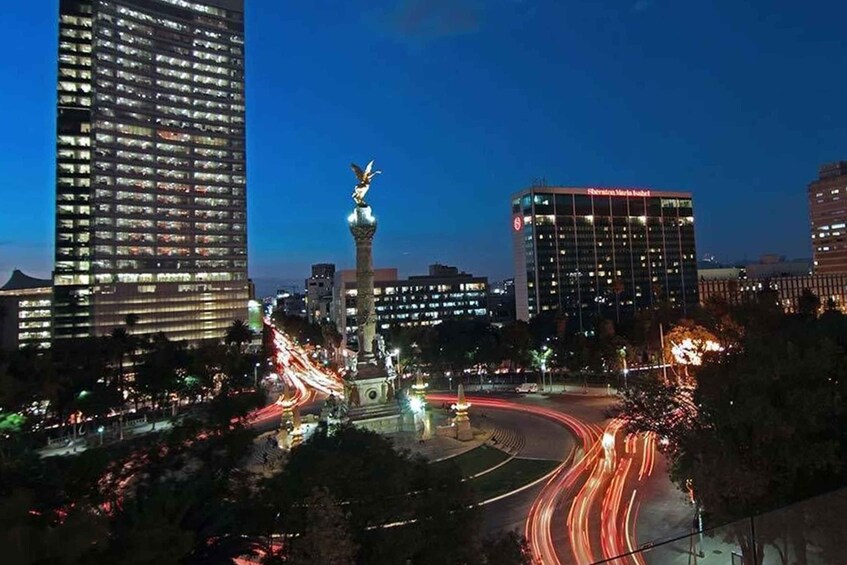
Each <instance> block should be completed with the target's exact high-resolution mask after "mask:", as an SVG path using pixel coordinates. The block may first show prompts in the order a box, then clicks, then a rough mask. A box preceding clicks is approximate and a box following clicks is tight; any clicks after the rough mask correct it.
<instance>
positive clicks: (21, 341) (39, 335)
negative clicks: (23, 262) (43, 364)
mask: <svg viewBox="0 0 847 565" xmlns="http://www.w3.org/2000/svg"><path fill="white" fill-rule="evenodd" d="M52 308H53V281H51V280H47V279H36V278H34V277H30V276H28V275H25V274H23V273H22V272H21V271H19V270H17V269H15V270H14V272H12V276H11V277H10V278H9V280H8V281H7V282H6V284H4V285H3V286H2V287H0V349H5V350H12V349H18V348H21V347H38V348H46V347H50V338H51V337H52V334H53V332H52V329H51V326H52V324H51V315H52Z"/></svg>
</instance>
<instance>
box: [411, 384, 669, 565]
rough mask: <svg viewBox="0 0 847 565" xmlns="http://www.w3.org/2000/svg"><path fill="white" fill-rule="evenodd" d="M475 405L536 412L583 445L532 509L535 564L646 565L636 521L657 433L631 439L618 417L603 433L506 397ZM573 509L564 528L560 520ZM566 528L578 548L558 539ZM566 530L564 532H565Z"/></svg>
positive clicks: (529, 533) (437, 397)
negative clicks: (601, 564)
mask: <svg viewBox="0 0 847 565" xmlns="http://www.w3.org/2000/svg"><path fill="white" fill-rule="evenodd" d="M427 398H428V399H430V400H432V401H435V402H452V401H454V400H455V396H453V395H445V394H430V395H428V396H427ZM468 402H470V403H471V404H472V405H473V406H476V407H481V408H500V409H503V410H513V411H517V412H523V413H527V414H533V415H536V416H540V417H542V418H546V419H548V420H552V421H554V422H556V423H558V424H561V425H562V426H564V427H565V428H567V429H568V430H569V431H570V432H571V433H572V434H573V435H574V436H575V437H576V439H577V441H578V444H579V446H580V448H579V449H578V450H577V452H576V455H575V456H574V457H573V460H572V461H565V462H563V463H562V464H561V465H559V466H558V467H556V468H555V469H554V470H553V471H552V472H551V473H550V475H549V478H548V480H547V482H546V483H545V484H544V486H543V487H542V489H541V491H540V492H539V494H538V496H537V497H536V498H535V501H534V502H533V504H532V507H531V508H530V510H529V513H528V515H527V520H526V527H525V535H526V537H527V539H528V540H529V542H530V546H531V548H532V553H533V559H534V560H535V562H536V563H542V564H544V565H560V564H561V563H563V562H565V563H577V564H584V563H594V562H597V561H603V560H610V561H608V562H609V563H613V564H615V565H623V564H625V563H626V564H630V563H631V564H635V565H644V560H643V558H642V557H641V556H640V555H637V554H632V555H628V556H626V557H620V558H617V559H614V558H615V557H616V556H618V555H623V554H625V553H630V552H632V551H633V550H634V549H635V548H636V547H637V538H636V530H635V523H636V520H637V517H638V509H639V506H640V503H639V500H638V490H637V488H636V486H637V485H638V483H640V482H641V481H643V480H646V479H647V478H648V477H650V475H651V474H652V472H653V468H654V464H655V450H656V437H655V434H647V435H644V436H634V435H631V434H630V435H624V431H623V421H621V420H618V419H615V420H612V421H610V422H608V424H607V425H606V426H605V428H603V427H602V426H600V425H597V424H591V423H586V422H583V421H582V420H580V419H579V418H576V417H574V416H571V415H569V414H565V413H563V412H559V411H557V410H554V409H551V408H546V407H543V406H537V405H532V404H523V403H519V402H513V401H509V400H505V399H492V398H468ZM563 509H566V510H567V514H566V516H567V518H566V520H564V523H563V524H562V523H560V522H561V520H560V522H556V521H555V518H556V517H559V516H560V514H559V512H560V511H562V510H563ZM562 527H564V533H565V534H566V536H565V537H566V539H567V540H568V542H569V545H570V551H569V552H567V551H563V548H561V547H557V546H556V543H555V542H554V534H555V533H556V531H557V528H562ZM560 531H561V530H560Z"/></svg>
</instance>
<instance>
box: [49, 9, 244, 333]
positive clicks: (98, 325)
mask: <svg viewBox="0 0 847 565" xmlns="http://www.w3.org/2000/svg"><path fill="white" fill-rule="evenodd" d="M243 11H244V10H243V0H196V1H194V0H192V1H187V0H60V2H59V80H58V96H57V109H58V115H57V158H56V269H55V274H54V284H55V307H54V335H55V337H56V338H63V337H70V336H86V335H99V334H103V333H107V332H108V331H110V330H111V328H113V327H115V326H119V325H121V324H123V323H124V320H125V318H126V316H127V315H128V314H135V315H137V317H138V323H137V326H136V327H135V329H134V330H133V331H134V332H135V333H139V334H145V333H153V332H158V331H164V332H165V333H166V334H168V336H169V337H171V338H175V339H188V340H199V339H204V338H219V337H220V336H221V335H222V334H223V332H224V329H225V328H226V326H227V325H229V324H230V323H231V322H232V320H233V319H235V318H240V319H246V316H247V299H248V296H247V295H248V290H247V230H246V225H247V224H246V222H247V218H246V169H245V135H244V128H245V123H244V116H245V113H244V14H243Z"/></svg>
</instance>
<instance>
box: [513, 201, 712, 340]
mask: <svg viewBox="0 0 847 565" xmlns="http://www.w3.org/2000/svg"><path fill="white" fill-rule="evenodd" d="M511 212H512V214H511V230H512V241H513V252H514V256H513V257H514V265H515V307H516V315H517V318H518V319H519V320H529V319H530V318H533V317H534V316H537V315H539V314H542V313H544V312H551V313H556V314H557V315H558V314H562V315H565V316H566V317H567V319H568V324H571V323H573V324H575V325H576V327H578V328H579V329H580V330H581V331H582V330H588V329H591V328H592V327H593V325H594V321H595V320H596V319H598V318H605V319H610V320H617V319H619V318H623V317H625V316H631V315H632V314H633V313H634V312H635V311H637V310H639V309H641V308H646V307H650V306H653V305H654V304H656V303H658V302H660V301H667V302H669V303H670V304H671V305H674V306H677V307H679V308H681V309H682V310H683V312H685V311H686V310H687V309H688V308H690V307H692V306H695V305H696V304H697V262H696V250H695V243H694V209H693V207H692V200H691V194H690V193H686V192H658V191H654V190H641V189H630V188H554V187H547V186H536V187H532V188H529V189H526V190H523V191H521V192H519V193H517V194H514V195H513V196H512V199H511Z"/></svg>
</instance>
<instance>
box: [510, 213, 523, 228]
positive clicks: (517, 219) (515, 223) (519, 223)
mask: <svg viewBox="0 0 847 565" xmlns="http://www.w3.org/2000/svg"><path fill="white" fill-rule="evenodd" d="M512 227H513V228H515V231H521V228H522V227H523V220H522V219H521V217H520V216H515V219H514V220H512Z"/></svg>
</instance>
